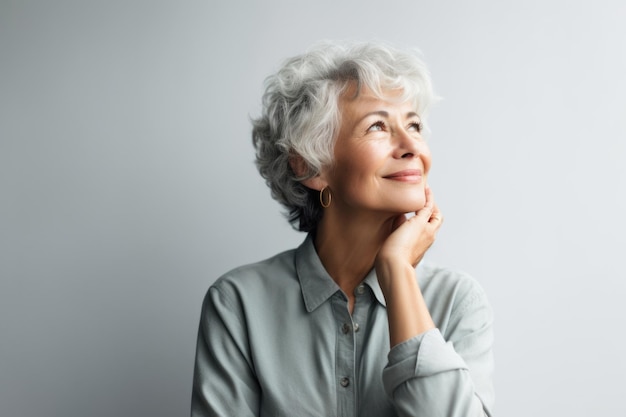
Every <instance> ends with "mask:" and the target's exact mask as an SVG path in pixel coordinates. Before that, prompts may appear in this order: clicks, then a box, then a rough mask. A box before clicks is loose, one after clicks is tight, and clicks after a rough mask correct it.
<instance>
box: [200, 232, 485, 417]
mask: <svg viewBox="0 0 626 417" xmlns="http://www.w3.org/2000/svg"><path fill="white" fill-rule="evenodd" d="M416 279H417V280H418V282H419V285H420V288H421V290H422V293H423V296H424V298H425V300H426V303H427V305H428V307H429V310H430V313H431V316H432V318H433V320H434V322H435V324H436V325H437V329H434V330H431V331H428V332H426V333H424V334H421V335H419V336H416V337H414V338H412V339H409V340H407V341H405V342H403V343H401V344H399V345H397V346H395V347H394V348H393V349H391V350H390V349H389V330H388V323H387V313H386V308H385V299H384V297H383V294H382V291H381V289H380V287H379V285H378V280H377V278H376V273H375V271H373V270H372V271H371V272H370V273H369V274H368V275H367V277H365V279H364V280H363V283H362V284H361V285H360V286H358V287H357V288H356V290H355V296H356V300H355V305H354V311H353V313H352V315H351V314H350V312H349V310H348V303H347V297H346V296H345V294H344V293H343V292H342V291H341V289H340V288H339V287H338V286H337V284H336V283H335V282H334V281H333V280H332V278H331V277H330V276H329V275H328V273H327V272H326V271H325V269H324V267H323V265H322V263H321V261H320V259H319V258H318V256H317V253H316V251H315V247H314V245H313V241H312V238H311V236H308V237H307V239H306V240H305V241H304V243H303V244H302V245H301V246H300V247H299V248H298V249H296V250H291V251H287V252H284V253H281V254H279V255H276V256H275V257H273V258H270V259H268V260H265V261H263V262H259V263H256V264H252V265H247V266H242V267H240V268H237V269H235V270H233V271H231V272H229V273H227V274H225V275H224V276H222V277H221V278H220V279H218V280H217V281H216V282H215V283H214V284H213V285H212V286H211V288H209V291H208V293H207V295H206V298H205V301H204V304H203V306H202V315H201V317H200V328H199V333H198V345H197V351H196V364H195V372H194V384H193V395H192V406H191V415H192V416H194V417H195V416H229V417H246V416H289V417H299V416H315V417H330V416H341V417H344V416H359V417H387V416H388V417H391V416H415V417H417V416H422V417H437V416H446V417H470V416H484V415H491V412H492V411H491V410H492V407H493V402H494V395H493V383H492V373H493V357H492V343H493V336H492V311H491V308H490V306H489V304H488V303H487V300H486V297H485V294H484V292H483V290H482V289H481V288H480V286H479V285H478V284H477V283H476V281H474V280H473V279H472V278H471V277H469V276H467V275H465V274H463V273H459V272H457V271H452V270H449V269H443V268H438V267H435V266H432V265H428V264H425V263H424V262H422V263H421V264H420V265H419V266H418V267H417V269H416Z"/></svg>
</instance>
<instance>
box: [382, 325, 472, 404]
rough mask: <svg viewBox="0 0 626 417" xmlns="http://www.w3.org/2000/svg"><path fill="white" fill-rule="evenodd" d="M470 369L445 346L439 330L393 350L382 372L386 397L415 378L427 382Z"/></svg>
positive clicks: (446, 343)
mask: <svg viewBox="0 0 626 417" xmlns="http://www.w3.org/2000/svg"><path fill="white" fill-rule="evenodd" d="M454 369H467V365H466V364H465V361H464V360H463V359H462V358H461V356H460V355H459V354H458V353H456V351H455V350H454V347H453V346H452V343H451V342H446V341H445V340H444V338H443V336H442V335H441V332H440V331H439V329H432V330H429V331H427V332H425V333H422V334H420V335H417V336H415V337H413V338H411V339H409V340H406V341H404V342H402V343H400V344H398V345H396V346H394V347H393V348H392V349H391V351H390V352H389V355H388V363H387V367H386V368H385V369H384V371H383V383H384V385H385V391H386V392H387V395H389V396H392V394H393V392H394V391H395V389H396V388H397V387H398V386H399V385H401V384H403V383H405V382H407V381H408V380H410V379H412V378H425V377H429V376H431V375H435V374H438V373H440V372H445V371H450V370H454Z"/></svg>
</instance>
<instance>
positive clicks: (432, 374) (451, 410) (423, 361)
mask: <svg viewBox="0 0 626 417" xmlns="http://www.w3.org/2000/svg"><path fill="white" fill-rule="evenodd" d="M492 324H493V313H492V310H491V307H490V306H489V304H488V302H487V299H486V296H485V295H484V292H483V291H482V289H481V288H480V287H478V285H477V284H476V285H475V286H474V287H473V288H472V289H471V291H470V293H469V294H467V295H466V296H465V297H464V299H463V300H462V301H461V302H460V305H459V306H458V308H455V309H454V310H453V312H452V314H451V316H450V320H449V323H448V325H447V329H446V330H447V331H446V338H447V339H448V340H446V339H444V336H443V335H442V333H441V332H440V330H439V329H433V330H430V331H428V332H426V333H423V334H421V335H418V336H416V337H414V338H412V339H409V340H407V341H405V342H403V343H400V344H399V345H397V346H394V347H393V348H392V349H391V351H390V352H389V356H388V364H387V367H386V368H385V369H384V371H383V383H384V386H385V391H386V392H387V395H388V396H389V397H390V398H391V399H392V401H393V402H394V404H395V406H396V409H397V411H398V414H399V415H400V416H403V417H410V416H413V417H417V416H429V417H437V416H441V417H474V416H481V417H484V416H492V415H493V414H492V413H493V411H492V410H493V402H494V392H493V353H492V346H493V329H492Z"/></svg>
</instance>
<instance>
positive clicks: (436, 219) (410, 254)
mask: <svg viewBox="0 0 626 417" xmlns="http://www.w3.org/2000/svg"><path fill="white" fill-rule="evenodd" d="M425 193H426V204H425V205H424V207H423V208H422V209H420V210H418V211H416V212H415V216H413V217H411V218H409V219H407V218H406V216H405V215H404V214H402V215H400V216H398V217H397V218H396V219H395V221H394V224H393V226H392V232H391V234H390V235H389V237H388V238H387V240H385V242H384V243H383V245H382V247H381V248H380V250H379V251H378V255H377V256H376V268H377V269H378V268H379V266H381V265H382V264H385V263H408V264H410V265H412V266H413V267H415V266H416V265H417V264H418V263H419V261H420V260H421V259H422V258H423V257H424V254H425V253H426V251H427V250H428V248H430V246H431V245H432V244H433V243H434V241H435V235H436V234H437V231H438V230H439V228H440V227H441V224H442V223H443V217H442V215H441V212H440V211H439V208H438V207H437V205H436V204H435V200H434V198H433V193H432V191H431V189H430V187H428V186H426V190H425Z"/></svg>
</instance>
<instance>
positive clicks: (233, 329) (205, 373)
mask: <svg viewBox="0 0 626 417" xmlns="http://www.w3.org/2000/svg"><path fill="white" fill-rule="evenodd" d="M239 313H240V311H239V309H238V308H236V306H235V303H234V302H232V301H231V299H230V298H229V297H227V296H226V294H225V293H223V292H222V291H220V290H219V289H218V288H217V287H216V286H213V287H211V288H210V289H209V292H208V293H207V295H206V298H205V300H204V303H203V306H202V316H201V317H200V328H199V330H198V343H197V348H196V363H195V369H194V378H193V392H192V400H191V416H192V417H209V416H210V417H214V416H225V417H226V416H241V417H247V416H250V417H252V416H257V415H258V411H257V410H258V408H259V393H260V389H259V386H258V383H257V380H256V377H255V375H254V372H253V369H252V367H251V362H250V357H249V351H248V343H247V340H246V332H245V331H244V327H243V322H242V321H241V320H240V315H239Z"/></svg>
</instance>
